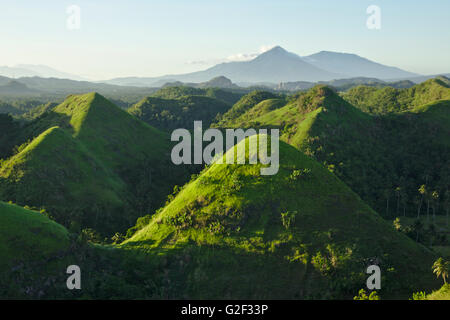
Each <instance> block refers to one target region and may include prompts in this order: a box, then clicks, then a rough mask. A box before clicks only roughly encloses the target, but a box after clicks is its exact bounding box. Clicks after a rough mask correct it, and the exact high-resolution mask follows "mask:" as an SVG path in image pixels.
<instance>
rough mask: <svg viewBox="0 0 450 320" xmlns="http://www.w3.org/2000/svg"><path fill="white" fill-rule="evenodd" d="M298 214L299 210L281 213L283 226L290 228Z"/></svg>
mask: <svg viewBox="0 0 450 320" xmlns="http://www.w3.org/2000/svg"><path fill="white" fill-rule="evenodd" d="M296 216H297V211H293V212H289V211H286V212H282V213H281V222H282V223H283V227H285V228H286V230H288V229H289V228H290V227H291V226H292V225H293V224H294V223H295V217H296Z"/></svg>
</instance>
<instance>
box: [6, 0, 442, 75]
mask: <svg viewBox="0 0 450 320" xmlns="http://www.w3.org/2000/svg"><path fill="white" fill-rule="evenodd" d="M372 4H375V5H377V6H379V8H380V9H381V29H379V30H370V29H368V28H367V26H366V20H367V18H368V17H369V16H370V14H367V13H366V9H367V7H368V6H370V5H372ZM70 5H77V6H79V8H80V9H81V12H80V29H76V30H69V29H68V28H67V19H68V17H69V15H70V14H68V13H67V12H66V9H67V8H68V7H69V6H70ZM449 12H450V2H448V1H442V0H431V1H427V2H421V1H408V2H407V1H395V2H393V1H387V0H379V1H375V2H374V1H365V0H364V1H357V0H349V1H345V2H337V1H332V0H326V1H320V2H319V3H312V2H311V1H300V0H295V1H293V0H286V1H283V2H281V1H273V0H272V1H269V0H260V1H250V0H248V1H243V0H241V1H235V0H231V1H216V2H212V1H206V0H192V1H189V2H187V1H181V0H173V1H170V3H169V2H168V1H159V0H158V1H151V2H150V1H149V2H146V3H143V2H142V1H138V0H129V1H126V2H125V1H120V2H118V1H116V2H114V3H111V1H106V0H99V1H95V2H92V1H87V0H79V1H77V0H76V1H70V2H69V1H50V0H43V1H40V2H38V3H34V2H29V1H25V0H18V1H14V3H1V4H0V39H1V43H2V49H3V50H0V66H4V65H7V66H14V65H20V64H42V65H48V66H50V67H52V68H55V69H58V70H61V71H64V72H68V73H73V74H77V75H80V76H82V77H86V78H88V79H92V80H104V79H110V78H115V77H126V76H140V77H153V76H161V75H165V74H180V73H187V72H193V71H199V70H204V69H206V68H208V67H210V66H213V65H215V64H217V63H220V62H228V61H241V60H249V59H251V58H253V57H255V56H256V55H257V54H259V53H262V52H264V51H265V50H267V49H269V48H271V47H273V46H275V45H280V46H282V47H283V48H285V49H286V50H288V51H290V52H293V53H296V54H298V55H300V56H306V55H310V54H313V53H316V52H319V51H322V50H326V51H336V52H346V53H354V54H357V55H360V56H362V57H365V58H368V59H370V60H373V61H376V62H379V63H382V64H386V65H390V66H396V67H399V68H402V69H404V70H407V71H411V72H415V73H420V74H435V73H443V72H450V59H448V56H449V53H450V41H449V40H450V31H449V30H450V19H449V18H450V17H449V15H450V14H449Z"/></svg>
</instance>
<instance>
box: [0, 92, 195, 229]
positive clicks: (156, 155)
mask: <svg viewBox="0 0 450 320" xmlns="http://www.w3.org/2000/svg"><path fill="white" fill-rule="evenodd" d="M19 139H21V141H25V142H26V141H27V140H28V141H29V142H26V143H25V144H23V145H22V146H21V147H20V148H19V149H18V153H17V154H16V155H14V156H13V157H11V158H10V159H9V160H8V161H6V162H4V164H3V166H2V168H1V170H0V195H1V199H3V200H8V201H9V200H14V201H15V202H17V203H19V204H22V205H30V206H35V207H38V208H41V207H44V208H47V209H48V211H49V212H50V213H51V214H52V216H53V217H54V218H56V220H57V221H59V222H60V223H63V224H64V225H65V226H68V227H74V228H75V230H79V228H86V227H91V228H94V229H96V230H98V231H100V232H101V233H102V234H114V233H115V232H117V231H124V230H126V229H127V228H128V227H129V226H130V225H132V224H133V223H134V221H135V219H136V218H137V217H139V216H141V215H144V214H147V213H148V212H151V211H153V210H154V209H155V208H157V207H158V206H160V205H161V203H162V201H163V200H164V198H165V197H166V194H168V193H170V192H171V190H172V188H173V186H174V185H175V184H179V183H183V181H185V180H184V179H185V177H186V176H187V172H186V168H180V167H175V166H172V165H171V162H170V149H171V144H170V141H169V137H168V135H166V134H165V133H163V132H161V131H159V130H157V129H155V128H153V127H150V126H149V125H147V124H145V123H144V122H142V121H140V120H138V119H136V118H135V117H133V116H131V115H129V114H128V113H127V112H125V111H123V110H121V109H120V108H118V107H117V106H115V105H114V104H112V103H111V102H109V101H108V100H106V99H105V98H104V97H102V96H101V95H99V94H96V93H91V94H86V95H73V96H69V97H68V98H67V99H66V100H65V101H64V102H63V103H62V104H60V105H58V106H57V107H55V108H54V109H52V110H51V111H50V112H46V113H45V114H43V115H42V116H41V117H40V118H38V119H37V120H35V121H33V122H31V123H30V124H29V125H28V126H26V127H25V128H23V130H21V137H20V138H19ZM168 171H170V172H171V174H170V175H167V172H168Z"/></svg>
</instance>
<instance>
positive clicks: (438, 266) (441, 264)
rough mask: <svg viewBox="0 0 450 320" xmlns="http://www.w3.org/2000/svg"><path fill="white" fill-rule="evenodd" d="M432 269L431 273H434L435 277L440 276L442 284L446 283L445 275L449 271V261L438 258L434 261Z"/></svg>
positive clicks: (446, 275)
mask: <svg viewBox="0 0 450 320" xmlns="http://www.w3.org/2000/svg"><path fill="white" fill-rule="evenodd" d="M432 269H433V273H435V274H436V277H437V278H439V277H441V276H442V279H444V284H447V277H448V274H449V272H450V262H449V261H445V260H444V259H442V258H439V259H437V260H436V261H435V262H434V264H433V267H432Z"/></svg>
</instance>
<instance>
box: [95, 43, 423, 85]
mask: <svg viewBox="0 0 450 320" xmlns="http://www.w3.org/2000/svg"><path fill="white" fill-rule="evenodd" d="M218 76H225V77H227V78H229V79H230V80H231V81H233V82H235V83H237V84H249V83H250V84H254V83H279V82H293V81H310V82H318V81H329V80H333V79H342V78H353V77H373V78H379V79H404V78H411V77H417V76H420V75H418V74H415V73H412V72H408V71H404V70H401V69H399V68H396V67H390V66H385V65H382V64H380V63H376V62H373V61H370V60H368V59H366V58H363V57H360V56H358V55H355V54H349V53H339V52H331V51H321V52H319V53H315V54H312V55H310V56H306V57H301V56H299V55H297V54H295V53H291V52H288V51H286V50H285V49H283V48H281V47H280V46H277V47H274V48H272V49H271V50H269V51H266V52H264V53H262V54H260V55H259V56H257V57H256V58H254V59H252V60H250V61H239V62H227V63H220V64H218V65H215V66H213V67H211V68H209V69H206V70H203V71H197V72H192V73H186V74H179V75H166V76H161V77H151V78H146V77H142V78H140V77H127V78H116V79H112V80H108V81H104V82H106V83H110V84H118V85H133V86H143V85H146V86H158V85H163V84H164V83H166V82H174V81H183V82H203V81H207V80H209V79H212V78H214V77H218Z"/></svg>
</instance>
